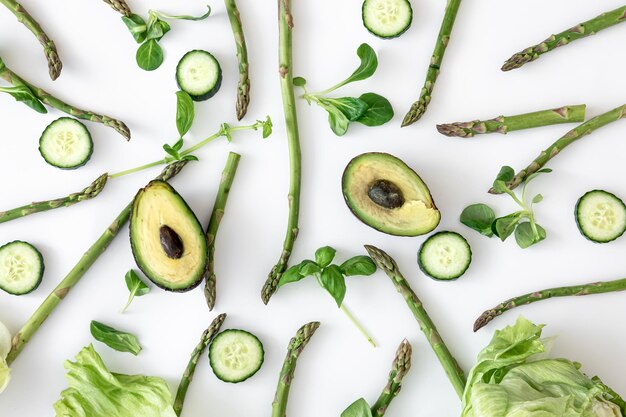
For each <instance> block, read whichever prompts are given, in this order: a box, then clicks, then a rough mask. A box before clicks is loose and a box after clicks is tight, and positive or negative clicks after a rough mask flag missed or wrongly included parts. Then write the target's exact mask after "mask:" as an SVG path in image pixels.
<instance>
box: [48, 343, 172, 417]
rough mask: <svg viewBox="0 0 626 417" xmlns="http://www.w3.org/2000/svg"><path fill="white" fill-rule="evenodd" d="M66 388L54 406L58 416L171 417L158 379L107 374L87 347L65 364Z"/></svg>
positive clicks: (167, 393) (165, 390)
mask: <svg viewBox="0 0 626 417" xmlns="http://www.w3.org/2000/svg"><path fill="white" fill-rule="evenodd" d="M65 368H66V369H67V371H68V372H67V380H68V382H69V388H67V389H65V390H64V391H63V392H61V399H59V400H58V401H57V402H56V403H55V404H54V410H55V411H56V416H57V417H96V416H111V417H113V416H131V415H132V416H136V417H139V416H141V417H174V416H175V415H176V414H175V413H174V410H173V409H172V395H171V394H170V390H169V388H168V386H167V382H165V381H164V380H163V379H161V378H157V377H150V376H143V375H123V374H117V373H112V372H110V371H109V370H108V369H107V368H106V365H105V364H104V362H103V361H102V358H101V357H100V356H99V355H98V353H97V352H96V351H95V350H94V348H93V346H91V345H89V346H87V347H85V348H83V350H81V351H80V352H79V353H78V355H76V362H71V361H67V362H65Z"/></svg>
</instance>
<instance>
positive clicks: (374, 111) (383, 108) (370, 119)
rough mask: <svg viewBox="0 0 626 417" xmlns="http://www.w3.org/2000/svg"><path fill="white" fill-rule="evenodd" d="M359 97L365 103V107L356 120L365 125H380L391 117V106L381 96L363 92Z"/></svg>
mask: <svg viewBox="0 0 626 417" xmlns="http://www.w3.org/2000/svg"><path fill="white" fill-rule="evenodd" d="M359 99H360V100H361V101H363V102H365V104H367V109H366V110H365V113H363V115H362V116H361V117H359V118H358V119H357V120H356V121H357V122H358V123H361V124H364V125H365V126H372V127H373V126H381V125H384V124H385V123H387V122H388V121H390V120H391V119H393V107H391V103H390V102H389V100H387V99H386V98H385V97H383V96H379V95H378V94H375V93H365V94H363V95H361V97H359Z"/></svg>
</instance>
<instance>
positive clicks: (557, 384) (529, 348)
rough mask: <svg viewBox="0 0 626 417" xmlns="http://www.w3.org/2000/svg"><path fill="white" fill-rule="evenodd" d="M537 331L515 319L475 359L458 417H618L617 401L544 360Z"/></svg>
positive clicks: (572, 369)
mask: <svg viewBox="0 0 626 417" xmlns="http://www.w3.org/2000/svg"><path fill="white" fill-rule="evenodd" d="M542 329H543V326H537V325H535V324H533V323H531V322H530V321H528V320H526V319H524V318H523V317H520V318H519V319H518V320H517V322H516V323H515V325H514V326H507V327H505V328H504V329H502V330H497V331H496V332H495V334H494V336H493V339H492V340H491V342H490V343H489V345H488V346H487V347H486V348H485V349H483V350H482V351H481V352H480V353H479V354H478V360H477V363H476V365H475V366H474V368H472V370H471V371H470V374H469V377H468V380H467V386H466V388H465V392H464V393H463V411H462V413H461V416H462V417H514V416H515V417H518V416H519V417H526V416H536V415H541V416H545V417H562V416H571V417H622V416H623V415H624V413H625V412H626V409H623V408H622V409H620V406H621V407H623V405H624V402H623V400H622V399H621V398H620V397H619V396H618V395H617V394H615V392H614V391H612V390H611V389H610V388H608V387H607V386H605V385H604V384H602V382H601V381H600V380H599V379H597V378H594V379H592V378H589V377H587V376H586V375H585V374H583V373H582V372H581V371H580V367H581V365H580V364H579V363H576V362H572V361H569V360H567V359H545V358H544V357H545V354H546V353H547V349H548V348H547V347H546V345H545V344H544V340H542V339H541V333H542Z"/></svg>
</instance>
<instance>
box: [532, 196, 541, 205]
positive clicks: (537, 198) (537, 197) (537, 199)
mask: <svg viewBox="0 0 626 417" xmlns="http://www.w3.org/2000/svg"><path fill="white" fill-rule="evenodd" d="M542 201H543V196H542V195H541V194H537V195H536V196H534V197H533V204H537V203H541V202H542Z"/></svg>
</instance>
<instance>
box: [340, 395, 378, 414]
mask: <svg viewBox="0 0 626 417" xmlns="http://www.w3.org/2000/svg"><path fill="white" fill-rule="evenodd" d="M341 417H372V409H371V408H370V406H369V404H368V403H367V401H365V399H363V398H359V399H358V400H356V401H355V402H353V403H352V404H350V406H349V407H348V408H346V409H345V410H344V411H343V413H341Z"/></svg>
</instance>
